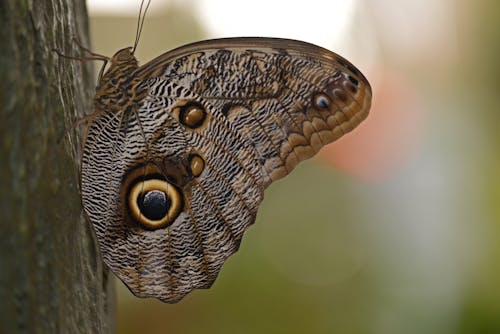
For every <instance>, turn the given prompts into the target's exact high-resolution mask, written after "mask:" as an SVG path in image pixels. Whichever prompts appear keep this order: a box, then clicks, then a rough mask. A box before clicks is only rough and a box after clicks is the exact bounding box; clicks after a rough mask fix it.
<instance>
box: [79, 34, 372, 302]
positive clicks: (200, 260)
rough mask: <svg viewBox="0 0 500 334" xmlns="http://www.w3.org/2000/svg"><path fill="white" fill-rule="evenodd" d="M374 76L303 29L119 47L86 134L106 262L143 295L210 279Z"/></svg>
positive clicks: (92, 211)
mask: <svg viewBox="0 0 500 334" xmlns="http://www.w3.org/2000/svg"><path fill="white" fill-rule="evenodd" d="M370 103H371V88H370V86H369V84H368V82H367V81H366V79H365V78H364V76H363V75H362V74H361V73H360V72H359V71H358V70H357V69H356V68H355V67H354V66H352V65H351V64H350V63H349V62H347V61H346V60H345V59H343V58H341V57H340V56H338V55H336V54H334V53H332V52H330V51H327V50H325V49H322V48H320V47H317V46H314V45H311V44H307V43H304V42H299V41H292V40H282V39H267V38H235V39H222V40H212V41H205V42H200V43H194V44H191V45H188V46H184V47H181V48H178V49H175V50H173V51H170V52H167V53H166V54H164V55H162V56H160V57H158V58H156V59H153V60H152V61H150V62H149V63H147V64H145V65H143V66H138V63H137V60H136V59H135V57H134V56H133V53H132V49H131V48H126V49H122V50H120V51H119V52H118V53H117V54H115V56H113V58H112V59H111V65H110V66H109V69H108V70H107V71H106V73H105V74H104V75H103V76H102V78H101V80H100V82H99V85H98V88H97V92H96V97H95V99H94V104H95V106H96V110H97V114H96V115H97V116H96V117H95V118H94V120H93V121H92V122H91V124H90V126H89V128H88V131H87V136H86V141H85V147H84V152H83V158H82V198H83V205H84V208H85V210H86V212H87V214H88V216H89V219H90V221H91V222H92V224H93V225H94V229H95V231H96V235H97V239H98V241H99V244H100V248H101V251H102V255H103V258H104V261H105V263H106V264H107V265H108V266H109V267H110V268H111V270H112V271H113V272H114V273H115V274H116V275H117V276H118V277H119V278H120V279H121V280H122V281H124V282H125V284H126V285H127V286H128V287H129V288H130V289H131V290H132V292H133V293H134V294H136V295H138V296H140V297H156V298H159V299H161V300H163V301H166V302H176V301H178V300H180V299H181V298H183V297H184V296H185V295H186V294H187V293H189V292H190V291H191V290H193V289H196V288H208V287H210V286H211V285H212V283H213V282H214V280H215V278H216V276H217V274H218V272H219V271H220V268H221V266H222V264H223V263H224V261H225V260H226V259H227V258H228V257H229V256H230V255H231V254H233V253H234V252H236V251H237V250H238V248H239V245H240V242H241V238H242V236H243V233H244V232H245V230H246V229H247V228H248V227H249V226H250V225H251V224H253V222H254V221H255V216H256V214H257V210H258V206H259V204H260V202H261V201H262V199H263V193H264V190H265V188H266V187H267V186H268V185H269V184H270V183H271V182H273V181H274V180H277V179H279V178H282V177H284V176H285V175H287V174H288V173H290V172H291V171H292V170H293V168H294V167H295V166H296V165H297V164H298V163H299V162H300V161H302V160H304V159H307V158H309V157H311V156H313V155H314V154H315V153H316V152H318V151H319V150H320V148H321V147H323V146H324V145H326V144H327V143H330V142H332V141H334V140H335V139H337V138H339V137H340V136H342V135H343V134H345V133H347V132H349V131H350V130H352V129H353V128H354V127H355V126H356V125H358V124H359V123H360V122H361V121H362V120H363V119H364V118H365V117H366V116H367V114H368V110H369V107H370Z"/></svg>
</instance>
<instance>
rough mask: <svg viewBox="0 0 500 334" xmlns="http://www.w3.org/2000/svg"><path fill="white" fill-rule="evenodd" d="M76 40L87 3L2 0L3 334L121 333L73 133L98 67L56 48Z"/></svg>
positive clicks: (70, 46)
mask: <svg viewBox="0 0 500 334" xmlns="http://www.w3.org/2000/svg"><path fill="white" fill-rule="evenodd" d="M73 37H78V38H79V39H80V40H81V41H82V42H83V43H84V44H88V43H87V42H88V25H87V13H86V9H85V3H84V0H44V1H38V0H0V138H1V145H0V187H1V188H0V189H1V192H0V196H1V197H0V210H1V213H2V216H1V221H0V226H1V233H0V333H106V332H112V331H113V329H114V325H113V320H112V318H113V305H112V303H113V302H112V301H113V299H114V298H113V296H112V291H113V290H112V288H111V284H110V281H111V279H110V278H109V277H108V274H107V271H106V269H104V268H103V265H102V263H101V260H100V257H99V254H98V251H97V246H96V243H95V237H94V235H93V232H92V230H91V229H90V227H89V224H88V223H87V222H86V220H85V218H84V216H83V214H82V209H81V203H80V195H79V189H78V184H79V167H78V166H79V157H80V147H81V143H80V139H79V136H78V134H77V133H76V132H75V131H70V133H69V135H68V134H67V135H65V134H64V132H65V131H66V129H69V128H71V125H72V124H73V123H74V122H75V121H76V120H77V119H78V118H79V117H81V116H82V115H83V114H84V113H88V112H89V111H90V110H91V109H90V108H91V99H92V91H93V87H94V81H93V78H92V75H91V68H90V65H91V64H81V63H79V62H77V61H71V60H66V59H62V58H59V57H58V56H57V55H56V54H55V53H54V52H53V51H52V49H53V48H56V49H59V50H61V51H62V52H63V53H65V54H78V53H79V52H78V50H77V49H76V45H75V43H74V42H72V38H73ZM58 139H61V140H60V142H58ZM110 301H111V302H110Z"/></svg>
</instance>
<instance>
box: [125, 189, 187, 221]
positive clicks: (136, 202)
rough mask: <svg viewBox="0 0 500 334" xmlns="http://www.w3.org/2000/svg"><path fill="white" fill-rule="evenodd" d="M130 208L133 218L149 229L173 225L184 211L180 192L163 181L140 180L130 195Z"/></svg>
mask: <svg viewBox="0 0 500 334" xmlns="http://www.w3.org/2000/svg"><path fill="white" fill-rule="evenodd" d="M128 207H129V209H130V213H131V214H132V216H133V218H134V219H135V220H136V221H137V222H139V223H140V224H141V225H143V226H144V227H146V228H149V229H158V228H160V227H164V226H166V225H168V224H170V223H172V222H173V221H174V220H175V219H176V218H177V216H178V215H179V214H180V212H181V209H182V196H181V194H180V192H179V190H178V189H177V188H176V187H175V186H174V185H172V184H171V183H169V182H168V181H165V180H162V179H149V180H140V181H138V182H137V183H135V184H134V185H133V186H132V187H131V189H130V192H129V194H128Z"/></svg>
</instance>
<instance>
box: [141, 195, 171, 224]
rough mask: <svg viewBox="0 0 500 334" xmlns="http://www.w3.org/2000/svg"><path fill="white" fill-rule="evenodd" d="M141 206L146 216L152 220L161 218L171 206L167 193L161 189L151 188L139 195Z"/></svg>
mask: <svg viewBox="0 0 500 334" xmlns="http://www.w3.org/2000/svg"><path fill="white" fill-rule="evenodd" d="M138 200H139V203H138V204H139V208H140V209H141V213H142V214H143V215H144V217H146V218H148V219H151V220H160V219H162V218H163V217H165V215H166V214H167V212H168V209H169V208H170V200H169V199H168V197H167V195H166V194H165V193H164V192H163V191H160V190H151V191H148V192H147V193H145V194H143V195H142V196H139V199H138Z"/></svg>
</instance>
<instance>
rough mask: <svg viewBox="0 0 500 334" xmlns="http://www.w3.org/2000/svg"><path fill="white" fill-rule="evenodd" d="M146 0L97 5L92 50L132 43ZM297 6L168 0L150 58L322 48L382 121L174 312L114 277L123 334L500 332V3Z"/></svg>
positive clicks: (356, 135)
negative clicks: (256, 39)
mask: <svg viewBox="0 0 500 334" xmlns="http://www.w3.org/2000/svg"><path fill="white" fill-rule="evenodd" d="M101 3H102V2H101ZM131 3H132V5H131V7H130V8H131V9H130V10H129V9H127V8H128V7H127V6H126V5H125V2H121V3H119V4H115V5H114V6H110V7H109V8H108V9H106V8H102V7H100V6H99V5H98V1H93V2H90V3H89V8H90V14H91V32H92V36H93V41H92V48H93V50H95V51H96V52H98V53H102V54H106V55H112V54H113V53H114V52H115V51H116V50H118V49H120V48H122V47H125V46H129V45H131V44H132V43H133V40H134V34H135V25H136V17H137V12H138V3H139V0H137V1H131ZM346 3H347V4H348V6H347V7H348V8H347V9H346V8H344V7H345V6H346ZM280 4H281V5H280ZM284 4H285V3H284V2H277V1H272V0H267V1H253V2H238V1H233V2H230V1H222V0H219V1H217V0H213V1H210V0H204V1H195V0H191V1H160V0H153V7H152V8H151V10H150V13H149V15H148V17H147V19H146V22H145V27H144V31H143V33H142V37H141V41H140V44H139V48H138V51H137V56H138V58H139V59H140V61H142V63H145V62H146V61H148V60H150V59H151V58H153V57H155V56H157V55H160V54H161V53H163V52H165V51H167V50H169V49H171V48H174V47H176V46H180V45H182V44H185V43H188V42H193V41H196V40H200V39H205V38H215V37H222V36H230V35H234V34H235V33H239V34H247V35H263V34H265V35H267V36H274V37H289V38H298V39H304V40H306V41H308V42H313V43H320V44H321V45H322V46H324V47H326V48H328V49H331V50H332V51H335V52H338V53H340V54H342V55H344V56H346V57H347V58H348V59H350V60H351V61H352V62H353V63H354V64H356V65H357V66H359V68H360V69H361V70H362V71H363V72H364V73H365V74H366V76H367V77H368V79H369V81H370V82H371V84H372V88H373V93H374V101H373V108H372V112H371V114H370V116H369V117H368V119H367V120H366V121H365V122H364V123H363V124H362V125H361V126H360V127H359V128H357V129H356V130H355V131H353V132H352V133H351V134H348V135H347V136H345V138H342V139H340V140H339V141H338V142H337V143H334V144H333V145H330V146H329V147H327V148H326V149H324V150H323V151H322V152H321V154H320V155H319V156H318V157H317V158H315V159H312V160H310V161H307V162H305V163H303V164H302V165H300V166H299V167H297V168H296V170H295V171H294V172H293V173H292V174H291V175H290V176H288V177H287V178H285V179H284V180H281V181H279V182H277V183H275V184H273V185H271V186H270V188H269V189H268V190H267V191H266V196H265V200H264V202H263V203H262V205H261V209H260V211H259V215H258V219H257V223H256V224H255V225H254V226H253V227H252V228H250V230H249V231H248V232H247V234H246V235H245V238H244V239H243V242H242V245H241V249H240V251H239V252H238V253H237V254H236V255H234V256H232V257H231V258H230V259H229V261H228V262H227V263H226V264H225V265H224V267H223V269H222V272H221V274H220V275H219V277H218V279H217V281H216V282H215V284H214V286H213V287H212V288H211V289H210V290H201V291H195V292H193V293H191V294H189V295H188V296H187V297H186V298H185V299H184V300H182V301H181V302H180V303H179V304H176V305H167V304H163V303H161V302H158V301H156V300H149V299H147V300H142V299H138V298H136V297H134V296H133V295H132V294H131V293H130V292H129V291H128V290H127V289H126V288H125V287H124V286H123V284H122V283H121V282H119V281H118V280H116V285H117V290H118V293H117V299H118V301H117V326H118V328H117V329H118V333H137V332H142V333H144V332H146V333H201V332H203V333H384V334H392V333H397V334H401V333H404V334H412V333H415V334H422V333H425V334H427V333H436V334H447V333H450V334H451V333H468V334H469V333H470V334H476V333H482V334H483V333H484V334H489V333H492V334H493V333H500V267H499V266H498V262H499V259H500V224H499V223H500V205H499V204H500V168H499V167H500V159H499V154H498V152H499V149H500V147H499V146H500V138H499V137H500V132H499V128H498V123H499V120H500V113H499V112H500V93H499V88H500V2H496V1H488V0H480V1H466V0H421V1H406V2H405V1H396V0H358V1H354V0H351V1H323V2H321V1H312V0H310V1H298V2H296V3H293V4H292V2H290V3H288V2H287V5H286V6H285V5H284ZM335 6H338V8H340V7H341V6H344V7H343V9H342V12H341V13H340V15H341V17H343V18H344V19H343V20H342V25H341V26H339V25H336V23H338V22H339V21H340V20H338V19H336V18H335V17H334V16H333V14H334V12H335V8H336V7H335ZM221 8H222V9H224V10H222V9H221ZM297 13H298V14H297ZM337 14H338V13H337ZM297 15H299V16H297ZM330 15H332V19H331V20H330V19H328V18H329V17H330ZM207 17H208V19H207ZM226 21H227V22H226ZM214 22H215V23H214ZM225 22H226V25H223V24H222V23H225ZM218 23H221V25H220V26H217V24H218ZM227 27H229V28H227ZM231 27H232V28H235V30H231V29H230V28H231ZM273 27H274V28H280V29H281V30H275V29H274V28H273ZM236 28H237V29H236ZM243 28H244V29H245V30H241V29H243ZM287 29H288V30H287ZM267 31H268V32H267ZM286 31H289V32H290V34H288V35H287V34H286ZM295 31H298V32H295ZM302 32H304V34H302ZM306 32H307V34H309V35H307V34H306ZM339 32H340V33H339ZM294 34H297V35H299V36H295V35H294ZM329 41H331V43H330V42H329Z"/></svg>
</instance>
